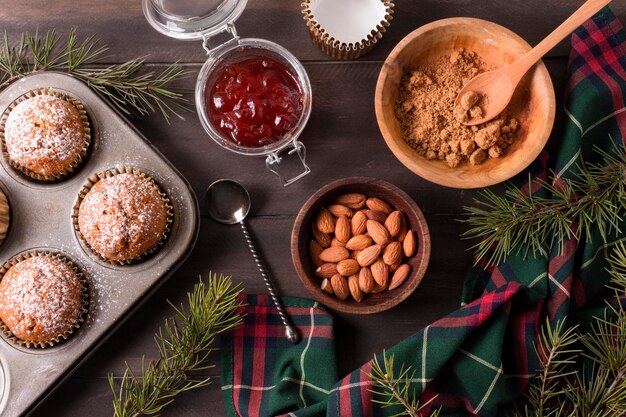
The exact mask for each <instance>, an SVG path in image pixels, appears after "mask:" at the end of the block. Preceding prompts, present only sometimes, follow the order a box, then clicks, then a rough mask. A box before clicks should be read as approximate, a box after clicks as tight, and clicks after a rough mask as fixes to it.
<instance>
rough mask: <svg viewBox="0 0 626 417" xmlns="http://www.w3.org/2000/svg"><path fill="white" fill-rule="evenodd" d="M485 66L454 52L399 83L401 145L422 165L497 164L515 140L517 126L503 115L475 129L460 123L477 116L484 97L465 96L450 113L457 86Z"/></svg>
mask: <svg viewBox="0 0 626 417" xmlns="http://www.w3.org/2000/svg"><path fill="white" fill-rule="evenodd" d="M491 69H493V68H491V67H490V66H488V65H487V64H486V63H485V62H484V61H483V60H482V59H481V58H480V57H479V56H478V55H477V54H476V53H475V52H471V51H467V50H464V49H460V50H458V51H455V52H453V53H452V54H450V55H446V56H442V57H440V58H438V59H435V60H434V61H432V62H429V63H426V64H424V65H421V66H419V67H417V68H416V69H414V70H412V71H409V72H408V73H407V74H406V75H405V76H404V77H403V79H402V83H401V86H400V92H399V95H398V100H397V102H396V107H395V111H396V117H397V118H398V121H399V122H400V126H401V129H402V134H403V136H404V140H405V141H406V143H407V144H408V145H409V146H411V147H412V148H413V149H415V150H416V151H417V152H418V153H419V154H420V155H423V156H425V157H426V158H428V159H440V160H445V161H446V162H447V164H448V165H449V166H450V167H452V168H454V167H457V166H458V165H459V164H461V163H462V162H464V161H469V162H470V163H471V164H473V165H478V164H481V163H483V162H484V161H486V160H487V159H488V158H499V157H500V156H501V155H502V154H503V153H504V151H505V150H506V148H507V147H508V146H509V145H510V144H511V143H512V142H513V140H514V139H515V136H516V135H515V134H516V132H517V131H518V127H519V122H518V120H517V119H515V118H512V117H509V116H508V115H507V111H506V110H505V111H504V112H503V113H502V114H500V115H499V116H498V117H497V118H495V119H493V120H491V121H489V122H487V123H485V124H482V125H478V126H472V127H470V126H465V125H463V124H462V122H464V121H467V120H470V119H472V118H477V117H481V116H482V107H481V104H483V103H484V100H488V97H482V96H481V95H480V94H478V93H474V92H468V93H466V94H465V95H464V96H463V97H461V100H460V106H458V107H457V108H456V109H455V107H454V102H455V99H456V96H457V95H458V93H459V91H461V89H462V88H463V86H464V85H465V84H466V83H467V82H468V81H469V80H471V79H472V78H473V77H475V76H476V75H478V74H480V73H481V72H485V71H489V70H491Z"/></svg>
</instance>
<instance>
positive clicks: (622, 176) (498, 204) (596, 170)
mask: <svg viewBox="0 0 626 417" xmlns="http://www.w3.org/2000/svg"><path fill="white" fill-rule="evenodd" d="M618 149H619V152H618V155H617V156H613V155H609V154H608V153H606V152H604V151H602V150H600V149H598V148H596V152H598V153H599V154H600V155H601V156H602V157H603V158H604V159H605V161H606V164H605V165H589V166H579V167H578V169H579V173H578V174H577V175H576V176H575V177H574V178H573V179H558V180H556V179H555V178H554V176H552V178H551V179H550V181H549V182H544V181H535V183H534V184H533V183H532V181H531V180H530V178H529V183H528V188H529V190H535V189H536V188H537V186H538V185H539V186H541V187H543V188H544V189H545V190H546V192H547V193H548V194H549V195H550V197H540V196H536V195H533V193H532V191H530V192H528V193H525V192H524V191H522V190H521V189H520V188H519V187H517V186H515V185H512V184H509V185H507V189H506V192H505V194H504V196H499V195H497V194H496V193H494V192H493V191H490V190H485V191H482V192H481V193H480V194H481V199H479V200H475V203H476V206H475V207H465V208H464V209H465V211H466V212H467V214H468V217H466V218H464V219H462V220H460V221H461V222H463V223H466V224H468V225H469V226H470V229H469V230H468V231H467V232H465V233H464V234H463V235H462V236H463V237H464V238H466V239H474V238H476V239H480V242H478V243H477V244H475V245H474V246H472V248H473V249H475V250H476V262H479V261H480V260H481V259H483V258H487V265H491V264H499V263H501V262H503V261H504V260H506V258H507V257H508V256H509V255H511V254H522V255H523V256H527V255H528V254H529V253H531V254H533V255H534V256H537V255H540V256H543V257H547V256H548V251H549V250H550V249H551V248H552V247H554V246H556V247H557V248H558V251H559V253H562V252H563V247H564V246H563V245H564V244H565V242H566V241H568V240H570V239H572V238H575V239H581V237H582V236H583V234H584V236H585V237H586V238H587V239H589V240H590V239H591V234H592V233H591V232H592V230H594V228H597V230H598V231H599V233H600V236H601V238H602V239H603V240H604V241H606V237H607V235H608V234H609V233H612V232H616V233H619V232H621V230H620V227H619V219H620V218H621V215H622V214H623V212H624V208H626V152H624V149H623V147H619V148H618ZM533 185H534V187H533Z"/></svg>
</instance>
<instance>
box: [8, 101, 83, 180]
mask: <svg viewBox="0 0 626 417" xmlns="http://www.w3.org/2000/svg"><path fill="white" fill-rule="evenodd" d="M2 130H3V147H4V152H5V155H6V157H7V158H8V160H9V162H10V163H11V165H12V166H14V167H15V168H17V169H19V170H20V171H22V172H24V173H25V174H27V175H29V176H31V177H33V178H35V179H39V180H45V181H53V180H58V179H60V178H63V177H65V176H67V175H69V174H70V173H71V172H73V170H74V168H76V167H77V166H78V165H80V163H81V161H82V159H83V158H84V157H85V156H86V154H87V150H88V148H89V144H90V140H91V138H90V130H89V123H88V121H87V117H86V113H85V111H84V109H83V108H82V105H81V104H80V103H79V102H78V101H76V100H73V99H70V98H69V97H66V96H64V95H62V94H60V93H57V92H54V91H52V90H43V91H38V92H31V93H30V94H28V95H27V96H23V97H21V98H20V99H18V100H16V102H15V103H13V105H12V106H11V108H10V109H9V110H8V116H6V119H5V120H4V124H3V129H2Z"/></svg>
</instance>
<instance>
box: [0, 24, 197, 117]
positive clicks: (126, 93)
mask: <svg viewBox="0 0 626 417" xmlns="http://www.w3.org/2000/svg"><path fill="white" fill-rule="evenodd" d="M61 40H62V39H61V36H60V35H58V34H57V32H56V31H55V30H54V29H52V30H49V31H47V32H46V33H45V34H43V35H40V34H39V32H38V31H36V32H35V34H34V35H31V34H29V33H28V32H25V33H23V34H22V36H21V40H20V42H19V43H18V44H17V46H11V41H10V39H9V37H8V35H7V33H6V32H5V34H4V46H3V47H2V49H0V88H4V87H6V86H7V85H8V84H10V83H12V82H13V81H15V80H16V79H17V78H20V77H23V76H26V75H29V74H34V73H37V72H41V71H50V70H55V71H64V72H67V73H69V74H71V75H73V76H75V77H77V78H79V79H81V80H83V81H84V82H85V83H87V85H89V86H90V87H91V88H92V89H94V90H95V91H97V92H99V93H100V94H102V95H103V96H105V97H106V98H107V99H109V100H110V102H111V103H112V104H113V105H114V106H115V107H117V108H118V109H119V110H120V111H122V112H123V113H125V114H137V115H140V116H144V115H147V114H149V113H151V112H156V111H158V112H160V113H161V114H162V115H163V117H164V118H165V119H166V120H167V121H168V122H169V118H170V116H171V115H174V116H176V117H178V118H181V119H182V112H184V111H188V110H189V108H188V104H189V103H188V100H187V99H186V98H185V97H184V95H183V92H182V91H181V90H179V89H177V88H173V87H172V84H173V83H175V82H176V81H178V80H181V79H184V78H187V77H188V76H189V75H190V74H189V72H188V71H186V70H185V69H184V68H183V67H182V66H180V65H179V64H177V63H176V64H172V65H170V66H168V67H167V68H166V69H164V70H163V71H161V72H155V71H148V72H145V71H143V68H144V66H145V57H140V58H135V59H132V60H130V61H127V62H124V63H122V64H114V65H110V66H108V67H105V68H97V67H94V66H93V64H96V63H97V62H98V61H100V60H101V59H102V58H103V57H104V55H105V53H106V52H108V50H109V48H108V47H107V46H106V45H100V42H99V40H98V39H97V38H96V37H95V36H93V35H92V36H89V37H87V38H85V39H83V40H79V39H78V36H77V35H76V28H73V29H70V31H69V33H68V35H67V41H66V42H65V43H62V42H61Z"/></svg>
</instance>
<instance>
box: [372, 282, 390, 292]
mask: <svg viewBox="0 0 626 417" xmlns="http://www.w3.org/2000/svg"><path fill="white" fill-rule="evenodd" d="M386 289H387V286H383V285H378V284H375V285H374V289H372V291H371V292H370V294H378V293H379V292H383V291H385V290H386Z"/></svg>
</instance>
